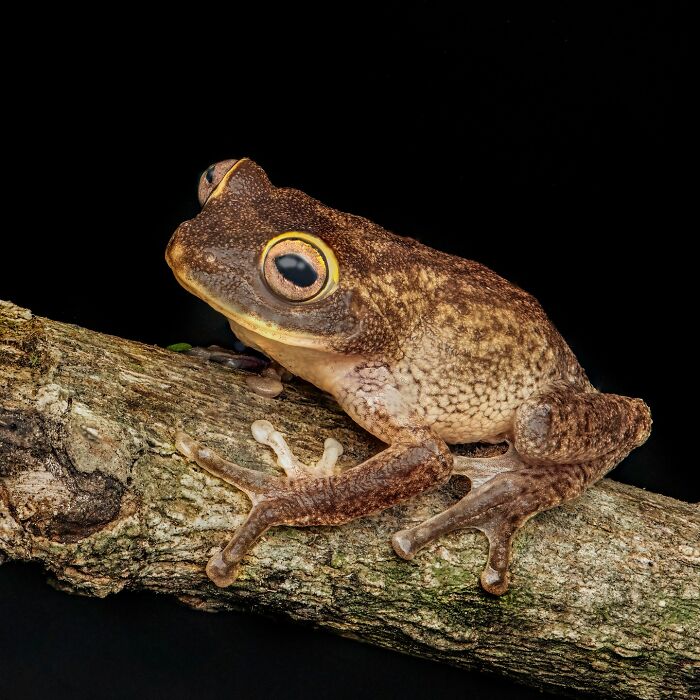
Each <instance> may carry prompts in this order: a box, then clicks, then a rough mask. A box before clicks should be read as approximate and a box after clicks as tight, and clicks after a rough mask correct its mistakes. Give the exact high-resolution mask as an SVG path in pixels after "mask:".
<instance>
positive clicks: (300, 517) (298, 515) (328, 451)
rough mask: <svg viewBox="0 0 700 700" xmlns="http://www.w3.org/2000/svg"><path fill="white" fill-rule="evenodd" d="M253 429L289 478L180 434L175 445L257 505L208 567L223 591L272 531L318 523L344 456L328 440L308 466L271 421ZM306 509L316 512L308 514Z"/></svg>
mask: <svg viewBox="0 0 700 700" xmlns="http://www.w3.org/2000/svg"><path fill="white" fill-rule="evenodd" d="M251 430H252V433H253V437H254V438H255V439H256V440H257V441H258V442H260V443H262V444H264V445H267V446H269V447H271V448H272V449H273V450H274V452H275V454H276V455H277V463H278V465H279V466H280V467H281V468H282V469H284V471H285V473H286V477H280V476H272V475H270V474H265V473H263V472H260V471H256V470H255V469H248V468H246V467H241V466H240V465H238V464H235V463H234V462H229V461H228V460H225V459H223V458H222V457H220V456H219V455H217V454H216V453H215V452H213V451H212V450H210V449H209V448H207V447H204V446H203V445H201V444H200V443H199V442H197V441H196V440H194V439H193V438H191V437H190V436H189V435H187V433H184V432H178V433H177V435H176V438H175V445H176V447H177V449H178V451H179V452H180V453H181V454H183V455H184V456H185V457H187V458H188V459H191V460H193V461H194V462H196V463H197V464H198V465H199V466H200V467H202V468H203V469H205V470H206V471H208V472H209V473H210V474H212V475H214V476H216V477H219V478H220V479H222V480H223V481H226V482H228V483H229V484H232V485H233V486H236V487H237V488H239V489H240V490H241V491H243V492H244V493H245V494H246V495H247V496H248V497H249V498H250V500H251V502H252V504H253V508H252V509H251V511H250V513H249V514H248V517H247V518H246V520H245V522H244V523H243V524H242V525H241V526H240V527H239V528H238V530H237V531H236V533H235V534H234V536H233V537H232V538H231V540H230V542H229V543H228V544H227V545H226V547H224V548H223V549H222V550H221V551H220V552H217V553H216V554H215V555H214V556H213V557H212V558H211V559H210V561H209V563H208V564H207V575H208V576H209V578H210V579H211V580H212V581H213V582H214V583H215V584H216V585H217V586H220V587H225V586H229V585H231V584H232V583H233V582H234V581H235V579H236V576H237V573H238V565H239V564H240V562H241V560H242V559H243V557H244V556H245V554H246V552H247V551H248V550H249V549H250V548H251V547H252V546H253V544H255V542H256V541H257V540H258V539H259V538H260V537H261V536H262V535H263V534H264V533H265V531H266V530H267V529H268V528H270V527H271V526H273V525H279V524H283V523H290V524H291V523H295V524H312V522H313V512H314V510H318V509H319V504H318V503H315V502H314V501H315V500H317V495H318V494H322V492H323V489H322V486H323V483H322V482H323V480H324V477H328V476H331V475H333V474H335V473H336V463H337V460H338V458H339V457H340V455H342V453H343V448H342V446H341V444H340V443H339V442H338V441H337V440H334V439H333V438H328V439H327V440H326V442H325V444H324V450H323V455H322V457H321V458H320V459H319V460H318V461H317V462H316V463H315V464H313V465H310V466H307V465H305V464H302V463H301V462H300V461H299V460H298V459H297V458H296V457H295V456H294V454H293V453H292V451H291V449H290V448H289V446H288V445H287V443H286V441H285V439H284V437H283V436H282V434H281V433H279V432H278V431H277V430H275V429H274V427H273V426H272V424H271V423H270V422H269V421H266V420H258V421H255V422H254V423H253V425H252V426H251ZM299 482H306V484H308V487H307V488H300V486H301V484H300V483H299ZM317 482H320V483H317ZM305 510H309V511H310V512H309V513H305V512H304V511H305ZM305 515H306V516H307V517H305Z"/></svg>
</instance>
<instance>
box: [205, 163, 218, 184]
mask: <svg viewBox="0 0 700 700" xmlns="http://www.w3.org/2000/svg"><path fill="white" fill-rule="evenodd" d="M215 168H216V166H215V165H211V166H210V167H208V168H207V172H206V173H204V179H205V180H206V181H207V182H208V183H209V184H210V185H211V183H212V182H213V180H214V169H215Z"/></svg>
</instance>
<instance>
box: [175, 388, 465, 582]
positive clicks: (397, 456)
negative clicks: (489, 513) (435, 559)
mask: <svg viewBox="0 0 700 700" xmlns="http://www.w3.org/2000/svg"><path fill="white" fill-rule="evenodd" d="M346 396H349V397H352V399H351V405H348V406H343V407H344V408H345V409H346V410H348V411H352V413H353V417H358V418H361V419H362V422H363V423H366V424H367V425H371V426H372V428H373V430H372V432H374V434H375V435H377V436H378V437H381V438H382V439H384V440H386V441H387V442H388V443H390V444H389V446H388V447H387V448H386V449H385V450H383V451H382V452H380V453H379V454H377V455H375V456H373V457H371V458H370V459H368V460H366V461H365V462H362V464H359V465H358V466H356V467H352V468H350V469H347V470H345V471H344V472H342V473H340V474H332V471H333V462H334V459H335V454H336V453H337V452H338V447H339V446H336V445H337V443H335V444H333V443H330V444H329V443H327V445H326V452H325V453H324V458H322V459H321V461H320V463H318V464H317V465H316V466H315V467H314V468H313V469H312V472H311V475H307V474H304V469H303V467H300V466H299V465H298V463H294V462H292V461H290V460H289V454H286V450H287V449H288V448H286V444H284V445H282V444H280V443H279V438H278V437H277V436H276V435H274V432H275V431H274V429H272V426H271V425H269V424H267V425H264V424H263V425H260V424H259V423H258V425H257V429H256V432H257V433H258V434H257V435H256V439H260V440H261V441H262V442H265V444H270V445H271V446H272V447H273V449H275V451H276V452H277V455H278V458H280V457H281V459H280V461H281V462H282V464H283V466H285V470H286V471H287V473H288V474H291V475H292V476H291V477H290V476H288V477H277V476H271V475H269V474H263V473H262V472H258V471H256V470H253V469H246V468H244V467H241V466H239V465H237V464H234V463H232V462H228V461H226V460H224V459H222V458H221V457H219V456H218V455H216V454H215V453H213V452H212V451H211V450H209V449H208V448H206V447H203V446H202V445H200V444H199V443H197V442H196V441H194V440H192V439H191V438H190V437H189V436H187V435H185V434H184V433H179V434H178V436H177V442H176V444H177V447H178V450H179V451H180V452H182V453H183V454H184V455H185V456H187V457H188V458H190V459H192V460H194V461H195V462H197V464H199V465H200V466H201V467H202V468H204V469H206V470H207V471H209V472H210V473H212V474H214V475H216V476H218V477H220V478H221V479H223V480H224V481H227V482H228V483H230V484H233V485H234V486H236V487H238V488H240V489H241V490H242V491H244V492H245V493H246V494H247V495H248V496H249V497H250V499H251V501H252V503H253V508H252V510H251V512H250V514H249V516H248V518H247V519H246V521H245V522H244V523H243V524H242V525H241V526H240V527H239V528H238V530H237V531H236V533H235V534H234V536H233V538H232V539H231V541H230V542H229V543H228V544H227V545H226V547H224V549H223V550H222V551H221V552H220V553H218V554H216V555H214V556H213V557H212V559H211V560H210V561H209V564H208V565H207V574H208V575H209V577H210V578H211V579H212V581H214V583H215V584H216V585H217V586H228V585H230V584H231V583H233V581H234V580H235V578H236V574H237V569H238V565H239V564H240V562H241V560H242V559H243V557H244V556H245V554H246V552H247V551H248V550H249V549H250V548H251V547H252V546H253V544H255V542H256V541H257V539H258V538H259V537H260V536H261V535H262V534H263V533H264V532H265V531H266V530H267V529H268V528H270V527H272V526H273V525H299V526H307V525H339V524H341V523H345V522H348V521H350V520H354V519H355V518H359V517H361V516H364V515H370V514H372V513H376V512H378V511H381V510H383V509H385V508H388V507H389V506H392V505H394V504H396V503H399V502H401V501H404V500H406V499H408V498H410V497H412V496H414V495H416V494H418V493H420V492H422V491H424V490H426V489H427V488H429V487H431V486H433V485H435V484H437V483H440V482H442V481H445V480H446V479H447V478H449V475H450V472H451V469H452V455H451V453H450V451H449V448H448V447H447V445H446V444H445V443H444V442H443V441H442V440H441V439H440V438H439V437H438V436H437V435H435V433H433V432H432V430H430V429H429V428H428V427H426V426H425V425H423V424H421V423H420V421H419V419H418V417H417V416H415V415H414V413H413V412H412V411H410V410H409V409H408V408H407V407H406V406H404V404H403V402H402V400H401V398H400V396H399V395H398V392H397V391H396V390H395V389H392V388H388V389H379V390H377V391H376V392H375V391H369V392H368V393H367V395H365V394H364V393H363V390H362V389H361V388H359V387H358V388H357V389H356V390H350V391H348V392H347V394H346ZM265 423H266V422H265ZM277 435H279V434H277ZM334 442H335V441H334ZM328 453H330V456H329V455H328ZM319 473H321V474H324V475H318V474H319Z"/></svg>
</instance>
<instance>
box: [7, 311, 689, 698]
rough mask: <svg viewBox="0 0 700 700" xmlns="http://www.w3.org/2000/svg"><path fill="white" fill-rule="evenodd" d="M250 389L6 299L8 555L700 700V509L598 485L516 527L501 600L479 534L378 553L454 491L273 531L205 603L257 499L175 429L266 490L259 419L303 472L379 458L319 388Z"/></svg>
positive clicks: (637, 691)
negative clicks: (342, 521) (306, 465)
mask: <svg viewBox="0 0 700 700" xmlns="http://www.w3.org/2000/svg"><path fill="white" fill-rule="evenodd" d="M245 376H246V375H245V374H243V373H239V372H235V371H232V370H230V369H226V368H223V367H219V366H217V365H214V364H212V363H206V362H204V361H202V360H199V359H197V358H194V357H187V356H182V355H178V354H177V353H173V352H170V351H167V350H163V349H160V348H157V347H152V346H148V345H144V344H142V343H136V342H132V341H129V340H123V339H120V338H115V337H112V336H107V335H102V334H100V333H95V332H93V331H89V330H85V329H83V328H78V327H76V326H71V325H67V324H64V323H57V322H54V321H50V320H48V319H44V318H39V317H35V316H32V314H31V313H30V312H29V311H28V310H26V309H22V308H20V307H17V306H14V305H13V304H11V303H8V302H1V301H0V561H1V560H2V559H5V560H7V559H16V560H22V561H30V560H33V561H40V562H41V563H42V564H43V565H44V566H45V567H46V569H47V570H48V571H49V572H50V574H51V576H52V577H53V578H54V579H55V582H56V585H58V586H60V587H61V588H63V589H64V590H66V591H68V592H72V593H80V594H84V595H93V596H105V595H107V594H109V593H116V592H118V591H120V590H122V589H132V590H135V589H148V590H152V591H157V592H160V593H169V594H171V595H175V596H177V597H178V598H179V599H180V600H181V601H183V602H185V603H187V604H188V605H191V606H193V607H196V608H200V609H206V610H212V611H213V610H226V609H255V610H260V611H264V612H266V613H273V614H277V615H284V616H287V617H289V618H292V619H295V620H299V621H304V622H307V623H312V624H314V625H317V626H320V627H324V628H326V629H330V630H334V631H336V632H338V633H340V634H343V635H345V636H350V637H354V638H357V639H361V640H363V641H366V642H369V643H372V644H376V645H378V646H382V647H387V648H391V649H395V650H399V651H402V652H405V653H408V654H414V655H416V656H422V657H428V658H432V659H436V660H438V661H442V662H445V663H450V664H453V665H456V666H461V667H463V668H469V669H478V670H486V671H491V672H495V673H499V674H501V675H504V676H507V677H508V678H511V679H514V680H518V681H520V682H522V683H526V684H528V685H531V686H535V687H539V688H542V689H545V690H549V691H553V692H576V691H579V692H585V693H590V694H594V695H599V696H603V697H610V698H649V699H651V698H698V697H700V509H699V507H698V505H697V504H688V503H683V502H681V501H676V500H674V499H672V498H668V497H665V496H661V495H658V494H652V493H648V492H646V491H643V490H641V489H638V488H634V487H632V486H626V485H624V484H620V483H617V482H615V481H611V480H610V479H604V480H603V481H601V482H600V483H599V484H597V485H596V486H594V487H593V488H591V489H589V490H588V491H587V492H586V493H585V495H583V496H582V497H581V498H579V499H578V500H576V501H575V502H573V503H570V504H567V505H565V506H563V507H560V508H556V509H555V510H552V511H549V512H547V513H543V514H541V515H539V516H537V517H536V518H534V519H532V520H530V521H529V522H528V523H527V524H526V526H525V527H524V528H523V530H522V532H521V534H520V535H519V536H518V537H517V539H516V542H515V555H514V561H513V565H512V569H511V574H512V579H511V589H510V591H509V592H508V593H507V594H506V595H504V596H502V597H500V598H493V597H491V596H489V595H487V594H485V593H484V592H483V591H482V590H481V589H480V587H479V584H478V576H479V573H480V572H481V569H482V567H483V565H484V561H485V558H486V538H485V537H484V536H483V535H481V534H480V533H478V532H475V531H462V532H457V533H453V534H451V535H449V536H447V537H445V538H443V539H441V540H439V541H438V542H435V543H433V544H432V545H430V546H429V547H428V548H427V549H426V550H424V551H422V552H421V553H420V554H419V555H418V556H417V557H416V559H415V560H413V561H411V562H407V561H403V560H401V559H399V558H398V557H397V556H396V555H395V554H394V553H393V552H392V550H391V547H390V545H389V538H390V536H391V535H392V534H393V533H394V532H395V531H396V530H399V529H402V528H405V527H407V526H410V525H414V524H417V523H419V522H421V521H423V520H424V519H425V518H427V517H429V516H430V515H433V514H435V513H437V512H438V511H440V510H443V509H444V508H445V507H447V506H448V505H449V504H451V503H452V502H454V501H455V500H456V499H457V498H459V497H460V495H461V493H462V487H463V482H462V480H461V479H460V478H459V477H455V478H453V479H452V480H451V481H450V482H449V484H447V485H446V486H444V487H442V488H440V489H438V490H435V491H433V492H431V493H428V494H425V495H423V496H422V497H420V498H418V499H416V500H415V501H413V502H411V503H409V504H406V505H403V506H399V507H395V508H392V509H390V510H388V511H386V512H384V513H382V514H381V515H379V516H376V517H371V518H362V519H360V520H357V521H355V522H353V523H350V524H348V525H343V526H341V527H313V528H292V527H277V528H274V529H272V530H270V531H269V532H268V533H267V534H266V535H265V536H264V537H263V539H262V540H261V541H260V542H259V543H258V544H257V545H256V546H255V547H254V548H253V550H252V552H251V553H250V554H249V555H248V556H247V557H246V559H245V561H244V564H243V566H242V569H241V573H240V575H239V578H238V580H237V581H236V583H235V584H234V585H233V586H231V587H230V588H227V589H219V588H216V587H215V586H214V585H213V584H212V583H211V582H210V581H209V580H208V579H207V577H206V575H205V573H204V566H205V564H206V562H207V560H208V558H209V556H210V555H211V554H212V553H213V552H214V551H215V550H216V549H217V548H218V547H219V546H221V545H222V544H223V543H224V542H225V541H227V539H228V537H229V536H230V533H231V532H232V531H233V530H234V529H235V528H236V527H237V526H238V525H239V524H240V523H241V522H242V520H243V517H244V515H245V514H246V513H247V512H248V510H249V509H250V503H249V501H248V499H247V498H246V496H245V495H244V494H242V493H240V492H239V491H237V490H236V489H234V488H233V487H230V486H228V485H227V484H225V483H223V482H221V481H219V480H217V479H215V478H213V477H210V476H209V475H207V474H206V473H204V472H202V471H201V470H200V469H199V468H198V467H196V466H195V465H194V464H192V463H188V462H186V461H185V460H184V459H183V458H182V457H181V456H180V455H179V454H177V453H176V451H175V447H174V445H173V440H174V435H175V430H176V429H177V428H178V427H180V428H182V429H184V430H185V431H187V432H188V433H190V434H191V435H192V436H194V437H196V438H197V439H199V440H200V441H201V442H203V443H205V444H206V445H208V446H210V447H212V448H213V449H215V450H217V451H218V452H219V453H220V454H221V455H222V456H225V457H227V458H228V459H231V460H233V461H235V462H238V463H239V464H241V465H242V466H246V467H250V468H255V469H264V470H266V471H269V472H270V473H275V474H277V473H279V471H278V469H277V468H276V466H275V458H274V455H273V454H272V452H271V451H269V450H268V449H267V448H265V447H264V446H262V445H260V444H258V443H257V442H256V441H255V440H254V439H253V437H252V435H251V433H250V424H251V423H252V422H253V421H254V420H257V419H260V418H266V419H268V420H269V421H271V422H272V424H273V425H274V426H275V428H277V429H278V430H280V431H281V432H282V433H284V434H285V435H286V436H287V439H288V441H289V443H290V445H291V446H292V447H293V449H294V450H295V452H296V454H297V455H298V456H299V457H300V458H301V459H302V460H304V461H308V462H312V461H314V460H315V459H317V458H318V457H319V456H320V454H321V452H322V449H323V442H324V439H325V438H327V437H335V438H336V439H338V440H339V441H340V442H341V443H342V444H343V447H344V448H345V452H344V454H343V456H342V457H341V464H344V465H345V466H348V467H349V466H353V465H355V464H357V463H358V462H360V461H362V460H363V459H365V458H366V457H368V456H369V455H371V454H373V453H375V452H377V451H378V450H379V449H381V445H380V443H378V442H377V441H376V440H374V439H373V438H371V436H369V435H367V434H366V433H364V432H363V431H362V430H361V429H360V428H359V427H357V426H356V425H355V424H354V423H353V422H352V421H351V420H350V419H349V418H348V417H346V416H345V414H343V413H342V411H340V409H339V408H338V407H337V406H336V405H335V403H334V402H333V401H332V400H331V399H330V398H328V397H326V396H325V395H323V394H321V393H320V392H318V391H317V390H315V389H314V388H313V387H310V386H309V385H307V384H304V383H302V382H298V381H297V382H292V383H288V384H287V385H286V386H285V393H284V394H283V395H282V396H281V397H280V398H277V399H266V398H263V397H260V396H257V395H255V394H253V393H251V392H250V391H249V390H248V389H247V387H246V384H245ZM456 451H457V452H458V453H460V454H463V455H466V454H475V452H474V451H473V450H471V451H468V450H467V449H465V448H458V449H457V450H456ZM478 454H482V455H484V454H487V453H486V452H485V451H481V452H479V453H478ZM456 461H457V462H458V463H459V462H460V459H459V457H457V460H456ZM669 468H673V465H669ZM473 478H474V481H475V482H476V483H479V482H480V481H483V480H484V474H479V475H474V476H473Z"/></svg>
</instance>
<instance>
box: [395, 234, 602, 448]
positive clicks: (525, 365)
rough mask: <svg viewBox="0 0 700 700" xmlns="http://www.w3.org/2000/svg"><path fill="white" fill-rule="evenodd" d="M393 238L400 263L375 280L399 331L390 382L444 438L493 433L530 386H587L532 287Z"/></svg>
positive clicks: (501, 430) (506, 423)
mask: <svg viewBox="0 0 700 700" xmlns="http://www.w3.org/2000/svg"><path fill="white" fill-rule="evenodd" d="M399 240H400V241H401V244H400V245H399V246H396V245H392V246H391V247H392V248H393V249H394V259H395V260H401V259H403V263H404V264H403V266H402V265H400V264H399V265H392V268H393V269H392V271H391V272H387V273H386V276H385V279H384V284H386V285H387V289H388V286H390V287H391V288H392V289H393V290H394V294H393V297H392V296H391V295H388V297H387V298H388V299H389V300H390V303H387V305H386V311H387V312H389V313H390V314H393V316H394V318H395V319H396V323H395V325H396V327H397V329H398V332H399V333H400V334H401V336H402V337H401V341H400V349H401V351H400V353H399V356H398V359H397V361H396V363H395V366H394V371H395V373H396V375H397V380H398V381H397V385H398V386H399V387H400V388H401V390H402V392H404V393H405V394H408V395H409V397H408V398H409V399H410V400H411V401H412V402H413V403H414V405H415V406H416V407H417V410H418V411H419V412H420V413H421V414H422V415H423V416H424V418H425V419H426V421H427V422H428V423H429V424H431V425H432V426H433V428H434V429H435V430H436V432H438V434H439V435H441V437H443V439H445V440H446V441H447V442H450V443H459V442H473V441H478V440H496V439H498V438H500V437H502V436H503V435H507V434H509V433H510V432H511V430H512V423H513V416H514V413H515V411H516V410H517V408H518V406H520V405H521V404H522V402H523V401H525V400H526V399H527V398H529V397H530V396H532V395H533V394H534V393H536V392H538V391H541V390H544V389H546V388H547V387H548V386H551V385H552V384H554V383H558V382H562V381H563V382H566V383H569V384H572V385H574V386H577V387H580V388H581V389H583V390H588V389H589V388H590V385H589V383H588V380H587V378H586V376H585V373H584V371H583V369H582V368H581V367H580V365H579V363H578V362H577V360H576V358H575V356H574V354H573V353H572V351H571V350H570V348H569V347H568V345H567V344H566V342H565V341H564V340H563V338H562V337H561V335H560V334H559V332H558V331H557V330H556V328H555V327H554V326H553V324H552V323H551V321H550V320H549V318H548V317H547V315H546V314H545V312H544V311H543V309H542V307H541V306H540V304H539V302H538V301H537V300H536V299H535V298H534V297H533V296H532V295H531V294H529V293H527V292H526V291H524V290H522V289H520V288H519V287H517V286H516V285H514V284H511V283H510V282H508V281H507V280H505V279H503V278H502V277H500V276H499V275H498V274H496V273H495V272H493V271H492V270H490V269H489V268H487V267H486V266H484V265H481V264H480V263H477V262H474V261H471V260H466V259H464V258H459V257H455V256H452V255H448V254H446V253H442V252H440V251H436V250H433V249H431V248H427V247H425V246H423V245H421V244H420V243H418V242H417V241H412V240H411V239H399ZM385 291H387V290H386V289H385ZM387 293H388V292H387Z"/></svg>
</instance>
